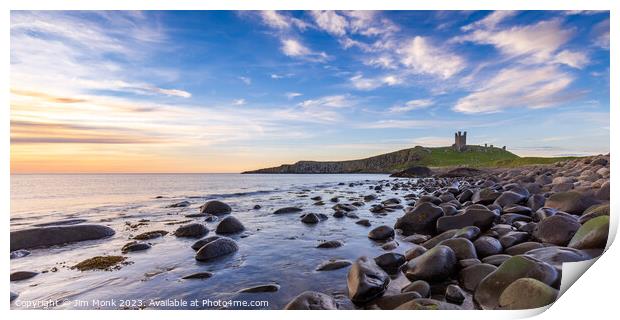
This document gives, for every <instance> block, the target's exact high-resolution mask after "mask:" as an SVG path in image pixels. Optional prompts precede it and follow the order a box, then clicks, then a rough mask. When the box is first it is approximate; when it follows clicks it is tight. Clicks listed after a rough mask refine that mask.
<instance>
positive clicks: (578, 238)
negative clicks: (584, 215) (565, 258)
mask: <svg viewBox="0 0 620 320" xmlns="http://www.w3.org/2000/svg"><path fill="white" fill-rule="evenodd" d="M608 234H609V216H600V217H596V218H593V219H590V220H589V221H588V222H586V223H584V224H583V225H582V226H581V227H580V228H579V230H577V232H576V233H575V235H574V236H573V238H572V239H571V240H570V242H569V244H568V246H569V247H571V248H575V249H602V248H605V245H606V244H607V236H608Z"/></svg>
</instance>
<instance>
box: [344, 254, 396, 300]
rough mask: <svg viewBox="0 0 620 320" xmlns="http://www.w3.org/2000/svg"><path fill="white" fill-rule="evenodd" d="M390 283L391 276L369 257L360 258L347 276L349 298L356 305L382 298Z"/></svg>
mask: <svg viewBox="0 0 620 320" xmlns="http://www.w3.org/2000/svg"><path fill="white" fill-rule="evenodd" d="M389 283H390V276H388V274H387V273H385V271H383V269H381V268H380V267H379V266H378V265H377V264H376V263H375V261H374V260H373V259H369V258H368V257H360V258H358V259H357V260H356V261H355V263H353V266H351V269H349V274H348V275H347V288H348V290H349V298H350V299H351V301H352V302H353V303H355V304H364V303H367V302H369V301H371V300H373V299H375V298H378V297H380V296H382V295H383V293H384V292H385V290H386V289H387V286H388V284H389Z"/></svg>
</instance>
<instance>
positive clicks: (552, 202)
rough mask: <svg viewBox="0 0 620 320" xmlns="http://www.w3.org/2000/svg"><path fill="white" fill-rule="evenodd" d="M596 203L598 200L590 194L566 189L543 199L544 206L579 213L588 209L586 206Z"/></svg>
mask: <svg viewBox="0 0 620 320" xmlns="http://www.w3.org/2000/svg"><path fill="white" fill-rule="evenodd" d="M598 203H599V201H598V200H597V199H596V198H594V197H592V196H589V195H586V194H582V193H580V192H577V191H568V192H558V193H554V194H552V195H551V196H550V197H549V198H547V201H545V207H549V208H555V209H558V210H560V211H564V212H568V213H570V214H579V215H580V214H582V213H583V212H584V211H585V210H586V209H588V207H590V206H592V205H595V204H598Z"/></svg>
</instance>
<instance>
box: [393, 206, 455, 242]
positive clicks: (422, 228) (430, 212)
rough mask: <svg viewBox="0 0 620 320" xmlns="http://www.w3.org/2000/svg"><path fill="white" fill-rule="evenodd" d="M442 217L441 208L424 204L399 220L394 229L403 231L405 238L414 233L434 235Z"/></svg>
mask: <svg viewBox="0 0 620 320" xmlns="http://www.w3.org/2000/svg"><path fill="white" fill-rule="evenodd" d="M441 216H443V210H442V209H441V208H440V207H438V206H436V205H434V204H432V203H430V202H422V203H420V204H419V205H417V206H416V207H414V208H413V210H411V211H408V212H406V213H405V215H404V216H402V217H400V218H398V220H396V224H395V225H394V228H395V229H400V230H402V232H403V235H405V236H408V235H411V234H414V233H420V234H434V233H435V231H436V222H437V219H439V218H440V217H441Z"/></svg>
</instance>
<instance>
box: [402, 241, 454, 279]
mask: <svg viewBox="0 0 620 320" xmlns="http://www.w3.org/2000/svg"><path fill="white" fill-rule="evenodd" d="M455 267H456V255H455V254H454V251H453V250H452V249H451V248H450V247H447V246H443V245H438V246H436V247H434V248H432V249H430V250H428V251H426V252H425V253H424V254H422V255H421V256H419V257H417V258H414V259H413V260H411V261H409V262H408V263H407V272H406V274H405V275H406V276H407V278H408V279H409V280H411V281H415V280H425V281H429V282H433V281H439V280H444V279H445V278H448V277H450V275H451V274H452V272H454V270H455Z"/></svg>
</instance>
